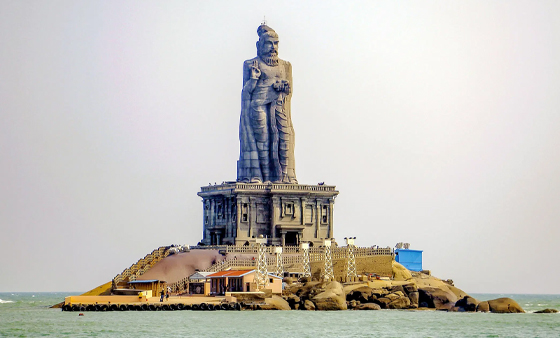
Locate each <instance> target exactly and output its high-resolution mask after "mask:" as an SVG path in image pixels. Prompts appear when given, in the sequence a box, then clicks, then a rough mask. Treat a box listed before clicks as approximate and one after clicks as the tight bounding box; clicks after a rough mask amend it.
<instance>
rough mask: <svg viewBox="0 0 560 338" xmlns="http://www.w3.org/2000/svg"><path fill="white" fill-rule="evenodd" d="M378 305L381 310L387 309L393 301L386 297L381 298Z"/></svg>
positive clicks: (378, 299)
mask: <svg viewBox="0 0 560 338" xmlns="http://www.w3.org/2000/svg"><path fill="white" fill-rule="evenodd" d="M376 303H377V304H379V305H380V306H381V308H383V309H386V308H387V305H388V304H389V303H391V300H390V299H389V298H386V297H381V298H377V301H376Z"/></svg>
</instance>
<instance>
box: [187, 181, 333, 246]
mask: <svg viewBox="0 0 560 338" xmlns="http://www.w3.org/2000/svg"><path fill="white" fill-rule="evenodd" d="M198 195H199V196H200V197H202V203H203V224H204V227H203V229H204V230H203V239H202V243H204V244H205V245H248V244H251V243H255V239H256V238H257V237H258V236H259V235H263V236H264V237H267V238H268V243H267V244H268V245H282V246H284V245H299V244H300V242H302V241H305V242H310V243H311V245H320V244H322V242H323V239H324V238H331V237H333V207H334V200H335V198H336V196H337V195H338V191H337V190H336V189H335V187H334V186H328V185H303V184H273V183H269V184H262V183H240V182H226V183H224V184H220V185H211V186H207V187H202V191H201V192H199V193H198Z"/></svg>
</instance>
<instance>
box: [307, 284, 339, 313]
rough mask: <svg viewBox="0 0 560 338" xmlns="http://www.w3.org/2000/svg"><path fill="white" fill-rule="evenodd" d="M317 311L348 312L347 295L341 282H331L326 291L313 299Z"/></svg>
mask: <svg viewBox="0 0 560 338" xmlns="http://www.w3.org/2000/svg"><path fill="white" fill-rule="evenodd" d="M311 300H312V301H313V303H314V304H315V308H316V309H317V310H346V309H347V308H348V306H347V305H346V295H345V294H344V290H343V289H342V285H341V284H340V283H339V282H330V283H327V284H326V286H325V291H323V292H321V293H319V294H317V295H316V296H315V297H313V298H312V299H311Z"/></svg>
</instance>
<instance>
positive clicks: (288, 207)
mask: <svg viewBox="0 0 560 338" xmlns="http://www.w3.org/2000/svg"><path fill="white" fill-rule="evenodd" d="M294 212H295V208H294V202H285V203H284V215H282V216H292V217H293V216H294Z"/></svg>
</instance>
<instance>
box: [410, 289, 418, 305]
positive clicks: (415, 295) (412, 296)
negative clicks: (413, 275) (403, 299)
mask: <svg viewBox="0 0 560 338" xmlns="http://www.w3.org/2000/svg"><path fill="white" fill-rule="evenodd" d="M408 298H409V299H410V304H411V305H414V307H418V300H419V299H420V294H419V293H418V291H413V292H410V293H409V294H408Z"/></svg>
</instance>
